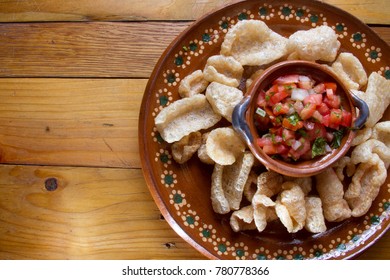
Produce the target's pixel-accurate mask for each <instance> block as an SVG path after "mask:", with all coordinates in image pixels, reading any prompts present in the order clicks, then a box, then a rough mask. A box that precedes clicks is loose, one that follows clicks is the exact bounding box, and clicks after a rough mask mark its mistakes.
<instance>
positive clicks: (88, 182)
mask: <svg viewBox="0 0 390 280" xmlns="http://www.w3.org/2000/svg"><path fill="white" fill-rule="evenodd" d="M231 2H232V1H224V0H176V1H172V0H160V1H156V0H143V1H130V0H127V1H126V0H104V1H103V0H86V1H76V0H68V1H53V0H34V1H0V42H1V43H0V77H1V79H0V259H204V257H203V256H202V255H201V254H200V253H198V252H197V251H196V250H195V249H193V248H192V247H191V246H190V245H188V244H187V243H186V242H185V241H184V240H183V239H181V238H180V237H179V236H178V235H177V234H176V233H175V232H174V231H173V230H172V229H171V228H170V226H169V225H168V223H167V222H166V221H165V220H164V218H163V217H162V215H161V214H160V212H159V209H158V208H157V206H156V204H155V203H154V201H153V199H152V197H151V194H150V193H149V190H148V188H147V186H146V183H145V180H144V178H143V175H142V171H141V163H140V157H139V152H138V116H139V109H140V105H141V99H142V96H143V93H144V89H145V86H146V83H147V81H148V78H149V76H150V74H151V72H152V69H153V67H154V65H155V63H156V62H157V60H158V58H159V57H160V55H161V54H162V52H163V51H164V49H165V48H166V47H167V46H168V44H169V43H170V42H171V41H172V40H173V39H174V38H175V37H176V36H177V35H178V34H179V33H180V32H181V31H182V30H184V29H185V28H186V27H188V26H189V25H190V24H191V23H192V22H193V21H194V20H196V19H197V18H199V17H200V16H202V15H203V14H205V13H207V12H209V11H211V10H213V9H216V8H219V7H222V6H224V5H226V4H227V3H231ZM323 2H327V3H330V4H333V5H335V6H338V7H339V8H341V9H344V10H346V11H348V12H350V13H352V14H354V15H355V16H356V17H358V18H360V19H361V20H362V21H364V22H365V23H367V24H368V25H369V26H371V28H372V29H373V30H374V31H375V32H377V34H378V35H379V36H380V37H381V38H382V39H384V40H385V41H386V42H387V43H388V44H389V43H390V5H388V4H389V3H388V0H370V1H369V0H326V1H323ZM359 259H390V233H389V232H388V233H387V234H385V235H384V236H383V237H382V238H381V239H380V240H379V241H378V242H377V243H376V244H374V245H373V246H372V247H370V248H369V249H368V250H366V251H365V252H364V253H363V254H362V255H360V256H359Z"/></svg>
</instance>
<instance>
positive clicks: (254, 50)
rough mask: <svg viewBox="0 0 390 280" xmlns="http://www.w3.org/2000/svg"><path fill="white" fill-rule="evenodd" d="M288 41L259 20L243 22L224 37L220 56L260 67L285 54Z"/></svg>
mask: <svg viewBox="0 0 390 280" xmlns="http://www.w3.org/2000/svg"><path fill="white" fill-rule="evenodd" d="M287 42H288V40H287V39H286V38H284V37H283V36H281V35H279V34H278V33H276V32H274V31H272V30H271V29H270V28H268V26H267V25H266V24H265V23H264V22H262V21H260V20H243V21H240V22H238V23H237V24H236V25H234V26H233V27H232V28H231V29H230V30H229V31H228V32H227V33H226V36H225V39H224V41H223V43H222V45H221V54H223V55H226V56H233V57H234V58H235V59H236V60H238V61H239V62H240V63H241V64H242V65H251V66H261V65H264V64H268V63H271V62H272V61H275V60H277V59H279V58H281V57H282V56H284V55H286V54H287Z"/></svg>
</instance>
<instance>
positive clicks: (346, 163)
mask: <svg viewBox="0 0 390 280" xmlns="http://www.w3.org/2000/svg"><path fill="white" fill-rule="evenodd" d="M333 168H334V171H335V172H336V175H337V177H338V178H339V179H340V181H344V178H345V176H344V169H346V173H347V176H348V177H351V176H352V175H353V174H354V173H355V169H356V168H355V165H354V164H353V163H352V161H351V158H350V157H347V156H345V157H342V158H341V159H339V160H338V161H337V162H336V163H335V164H334V165H333Z"/></svg>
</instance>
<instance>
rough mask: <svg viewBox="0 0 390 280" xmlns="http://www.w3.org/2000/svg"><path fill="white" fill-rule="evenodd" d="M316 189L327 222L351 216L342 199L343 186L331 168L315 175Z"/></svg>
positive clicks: (338, 220)
mask: <svg viewBox="0 0 390 280" xmlns="http://www.w3.org/2000/svg"><path fill="white" fill-rule="evenodd" d="M315 178H316V189H317V191H318V194H319V195H320V198H321V201H322V207H323V210H324V217H325V219H326V220H327V221H329V222H341V221H343V220H345V219H348V218H350V217H351V209H349V206H348V203H347V201H346V200H345V199H344V186H343V184H342V182H341V181H340V179H339V178H338V177H337V175H336V173H335V172H334V170H333V168H331V167H329V168H327V169H326V170H325V171H324V172H322V173H320V174H318V175H316V176H315Z"/></svg>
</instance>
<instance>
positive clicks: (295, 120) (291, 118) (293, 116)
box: [287, 113, 301, 125]
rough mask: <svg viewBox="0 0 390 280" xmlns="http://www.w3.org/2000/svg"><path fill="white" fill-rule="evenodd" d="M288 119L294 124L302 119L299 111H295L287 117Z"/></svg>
mask: <svg viewBox="0 0 390 280" xmlns="http://www.w3.org/2000/svg"><path fill="white" fill-rule="evenodd" d="M287 120H288V121H289V122H290V123H291V124H292V125H297V123H298V122H299V121H300V120H301V118H300V117H299V115H298V113H294V114H292V115H290V116H288V117H287Z"/></svg>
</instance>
